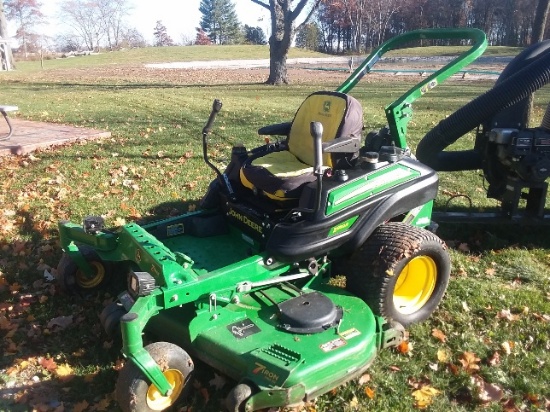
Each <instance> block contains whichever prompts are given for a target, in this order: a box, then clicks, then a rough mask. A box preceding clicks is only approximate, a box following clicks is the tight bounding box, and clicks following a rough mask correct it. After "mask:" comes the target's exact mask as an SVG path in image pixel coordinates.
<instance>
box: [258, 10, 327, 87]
mask: <svg viewBox="0 0 550 412" xmlns="http://www.w3.org/2000/svg"><path fill="white" fill-rule="evenodd" d="M250 1H252V2H253V3H256V4H258V5H260V6H262V7H264V8H266V9H267V10H269V12H270V14H271V36H270V37H269V78H268V79H267V81H266V83H267V84H286V83H288V74H287V68H286V58H287V55H288V50H289V49H290V45H291V43H292V39H293V38H294V33H295V32H296V30H297V29H299V28H301V27H302V25H304V24H305V23H307V22H308V20H309V19H310V18H311V15H312V14H313V12H314V11H315V9H316V8H317V6H318V5H319V2H320V0H299V1H298V2H297V4H296V7H294V9H292V7H291V6H292V0H269V3H268V2H266V1H264V0H250ZM308 3H309V4H311V9H310V11H309V13H308V15H307V17H306V19H305V20H304V21H303V22H302V23H301V24H300V25H299V26H297V27H295V26H294V23H295V22H296V20H297V19H298V16H299V15H300V14H301V13H302V11H303V10H304V8H305V6H306V5H307V4H308Z"/></svg>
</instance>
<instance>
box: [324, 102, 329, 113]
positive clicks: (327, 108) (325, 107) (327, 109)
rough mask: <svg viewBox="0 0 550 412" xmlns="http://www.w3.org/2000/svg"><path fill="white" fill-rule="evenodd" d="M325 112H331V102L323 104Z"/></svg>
mask: <svg viewBox="0 0 550 412" xmlns="http://www.w3.org/2000/svg"><path fill="white" fill-rule="evenodd" d="M323 110H324V111H325V112H330V100H325V102H324V103H323Z"/></svg>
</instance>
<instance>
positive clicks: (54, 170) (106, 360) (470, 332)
mask: <svg viewBox="0 0 550 412" xmlns="http://www.w3.org/2000/svg"><path fill="white" fill-rule="evenodd" d="M221 50H222V49H216V50H214V48H208V49H207V51H203V50H202V49H201V48H198V47H189V48H169V49H166V50H164V49H162V50H161V49H155V48H152V49H147V51H146V52H143V51H127V52H119V53H112V54H105V55H99V56H84V57H80V58H72V59H65V60H59V61H57V60H56V61H47V62H45V64H46V70H43V71H42V70H39V69H37V68H36V65H37V64H38V63H36V62H26V63H21V65H20V66H19V67H20V69H19V70H18V71H17V72H13V73H0V88H1V89H0V90H1V94H2V101H3V102H6V103H9V104H15V105H18V106H19V108H20V112H19V114H18V115H19V116H21V117H24V118H28V119H33V120H41V121H49V122H59V123H67V124H73V125H77V126H82V127H86V126H93V127H95V128H100V129H107V130H110V131H111V133H112V137H111V138H110V139H105V140H101V141H93V142H82V143H78V144H73V145H68V146H65V147H58V148H52V149H49V150H44V151H40V152H36V153H33V154H32V155H28V156H23V157H7V158H2V159H0V177H1V182H2V183H1V185H2V188H3V190H2V192H1V193H0V204H1V210H0V275H1V276H0V336H2V337H3V341H2V344H1V345H2V351H3V356H2V359H1V360H0V394H1V396H0V410H3V411H4V410H5V411H8V410H9V411H27V410H37V411H111V410H116V406H115V403H114V401H113V397H112V391H113V390H114V384H115V381H116V376H117V371H118V370H119V369H120V365H121V359H120V355H119V347H118V346H117V343H116V342H113V341H112V340H109V339H108V338H107V337H106V336H105V335H104V334H103V332H102V331H101V327H100V326H99V322H98V318H97V313H98V312H99V310H100V309H101V307H102V306H103V305H105V304H107V303H108V302H109V301H110V300H111V299H112V297H109V296H105V295H102V294H99V295H97V296H94V297H93V298H92V299H88V300H83V299H81V298H77V297H74V296H66V295H63V294H61V293H60V292H59V290H58V288H57V287H56V286H55V284H54V283H52V282H51V281H50V280H48V279H46V278H44V273H46V274H47V273H48V272H51V271H52V270H53V269H52V268H54V267H55V266H56V265H57V262H58V260H59V257H60V255H61V251H60V248H59V245H58V241H57V235H56V224H57V222H58V221H59V220H71V221H74V222H79V221H81V219H82V218H83V217H84V216H86V215H90V214H100V215H103V216H105V218H106V219H107V223H108V224H109V225H118V224H121V223H123V222H124V221H131V220H136V219H142V218H147V217H148V216H150V215H152V214H155V215H156V214H159V213H161V214H162V213H165V214H167V213H171V212H172V209H173V208H176V209H179V210H180V211H187V210H189V209H192V208H194V207H195V206H196V203H197V200H198V199H199V198H200V196H201V195H202V194H203V193H204V191H205V190H206V187H207V185H208V183H209V182H210V181H211V180H212V179H213V177H214V176H213V174H212V172H211V171H210V169H208V168H207V167H206V165H204V163H203V161H202V158H201V145H200V131H201V129H202V127H203V126H204V123H205V121H206V119H207V117H208V114H209V110H210V107H211V103H212V100H213V99H214V98H219V99H221V100H222V101H223V103H224V107H223V110H222V112H221V113H220V115H219V117H218V119H217V122H216V125H215V128H214V135H213V137H212V139H211V141H212V144H213V147H212V157H213V159H214V161H215V162H217V163H219V164H224V163H226V162H227V160H228V156H229V153H230V149H231V146H232V145H233V144H235V143H237V142H243V143H244V144H245V145H246V146H247V147H249V148H251V147H253V146H254V145H257V144H260V143H261V139H260V138H259V137H258V136H257V134H256V130H257V129H258V127H261V126H264V125H267V124H271V123H278V122H281V121H286V120H290V119H291V118H292V116H293V114H294V112H295V110H296V109H297V107H298V106H299V104H300V103H301V102H302V101H303V99H304V98H305V97H306V96H307V95H308V94H309V93H311V92H313V91H317V90H322V89H328V90H332V89H334V88H336V87H337V86H338V85H339V84H340V82H341V81H343V80H344V79H345V76H346V75H345V74H332V73H326V74H325V73H314V74H311V73H310V72H305V71H303V70H291V72H290V75H291V79H292V80H294V81H293V84H292V85H290V86H285V87H270V86H266V85H264V84H262V83H261V81H262V79H264V80H265V78H266V76H267V75H266V71H265V70H264V71H262V70H251V71H242V72H241V73H224V72H221V71H204V72H201V73H200V74H199V73H197V72H193V73H180V72H170V73H169V74H167V73H165V72H158V74H157V72H155V73H151V72H149V71H147V72H146V71H144V70H143V69H142V68H140V65H139V64H141V63H143V62H153V61H176V60H182V59H189V60H193V59H199V58H200V57H201V56H203V57H204V58H205V59H206V58H213V57H214V56H215V57H216V58H229V57H230V56H231V58H239V57H241V56H242V57H246V58H255V57H261V58H265V57H266V55H267V48H262V49H261V50H260V49H257V50H258V51H256V49H253V50H252V49H250V50H246V49H243V50H241V49H239V48H235V49H230V50H229V51H228V54H223V53H225V52H226V51H227V50H226V49H223V53H222V51H221ZM207 52H208V53H207ZM160 53H162V54H160ZM193 53H196V54H193ZM445 53H448V51H446V52H445ZM207 54H208V56H210V57H206V56H207ZM415 54H417V53H415ZM296 57H297V56H296ZM114 65H124V66H125V67H127V69H125V71H120V72H119V71H116V70H114V71H113V70H111V66H114ZM107 71H108V75H107ZM199 75H200V78H199ZM414 81H415V79H412V78H410V77H409V78H399V80H398V81H396V80H395V78H393V77H368V78H366V79H364V81H363V82H362V83H360V84H359V85H358V86H357V87H356V88H355V89H354V90H353V91H352V94H353V95H354V96H356V97H357V98H358V99H359V100H360V101H361V102H362V104H363V108H364V120H365V125H366V128H367V130H370V129H377V128H379V127H382V126H383V125H384V124H385V118H384V106H385V105H386V104H388V103H390V102H391V101H393V100H394V99H396V98H397V97H398V96H399V95H400V94H402V93H403V92H404V91H406V90H407V89H408V88H409V87H410V86H411V85H412V84H413V82H414ZM492 84H493V82H491V81H462V80H451V81H449V82H447V83H445V84H443V85H441V86H438V87H437V88H436V89H434V90H433V91H432V92H430V93H428V94H427V95H425V96H423V97H422V98H421V99H420V100H418V102H417V103H416V104H415V105H414V109H415V114H414V117H413V120H412V122H411V123H410V125H409V132H410V133H409V143H410V145H411V147H412V149H413V151H414V149H415V148H416V145H417V144H418V142H419V140H420V139H421V137H422V136H424V134H425V133H426V132H427V131H428V130H429V129H430V128H431V127H433V126H434V125H435V124H437V122H439V121H440V120H441V119H442V118H444V117H445V116H447V115H449V114H450V113H452V112H453V111H454V110H456V109H457V108H459V107H460V106H461V105H463V104H465V103H467V102H468V101H470V100H471V99H472V98H474V97H476V96H478V95H479V94H481V93H483V92H484V91H485V90H487V89H488V88H489V87H491V86H492ZM549 100H550V90H548V87H546V88H544V89H542V90H541V91H540V92H538V93H537V95H536V107H535V115H536V117H537V118H538V119H540V117H541V116H542V113H543V111H544V109H545V107H546V104H547V102H548V101H549ZM472 146H473V137H472V136H468V137H464V138H462V139H460V140H459V141H458V142H457V143H456V144H455V145H454V146H453V147H454V148H471V147H472ZM483 183H484V182H483V179H482V178H481V177H480V172H479V171H477V172H476V171H474V172H460V173H453V174H450V173H442V174H441V175H440V191H439V196H438V198H437V200H436V208H437V209H439V210H441V209H442V208H444V205H445V202H446V201H447V199H448V198H449V196H451V195H454V194H463V195H467V196H469V197H470V198H471V200H472V204H473V205H474V208H476V209H478V210H483V209H487V208H490V207H493V206H497V204H496V202H495V201H493V200H490V199H486V197H485V189H484V186H483ZM547 233H548V230H547V229H546V228H544V227H540V226H539V227H517V226H497V225H486V226H480V225H441V226H440V228H439V231H438V234H439V235H440V236H441V237H442V238H443V239H444V240H445V241H446V242H447V243H448V244H449V246H450V249H451V256H452V263H453V269H452V279H451V282H450V285H449V288H448V291H447V294H446V297H445V298H444V301H443V302H442V304H441V306H440V308H439V309H438V310H437V311H436V312H435V313H434V315H433V316H432V317H431V319H429V320H428V321H427V322H424V323H422V324H420V325H415V326H413V327H411V328H410V342H409V345H408V347H401V348H400V350H386V351H383V352H381V353H380V356H379V357H378V358H377V359H376V361H375V362H374V364H373V366H372V368H371V369H370V371H369V373H368V374H367V375H365V376H363V378H362V379H361V380H360V381H353V382H350V383H348V384H345V385H343V386H342V387H340V388H338V389H335V390H334V391H332V392H330V393H328V394H326V395H324V396H322V397H320V398H318V399H317V400H316V402H315V403H312V404H308V405H305V406H304V407H303V408H302V409H303V410H306V411H325V412H329V411H350V412H351V411H356V410H358V411H367V410H376V411H407V410H414V409H416V408H420V407H421V406H422V405H423V402H424V404H426V406H427V407H428V408H429V410H432V411H442V412H443V411H472V410H487V411H507V412H511V411H520V410H521V411H523V410H528V411H544V410H548V409H549V407H550V387H549V385H548V382H549V381H550V357H549V355H548V353H549V351H550V276H549V273H550V271H549V269H550V240H549V237H548V235H547ZM98 308H99V309H98ZM199 366H200V365H199ZM199 369H200V373H199V374H198V377H197V382H196V384H195V390H194V391H193V395H192V397H191V398H190V399H189V402H188V404H183V405H181V407H180V409H179V410H181V411H188V412H189V411H218V410H221V409H222V406H221V405H222V402H221V400H222V399H223V398H224V396H225V395H226V394H227V392H228V391H229V389H230V388H231V387H232V383H230V382H228V383H227V384H226V385H224V386H222V385H221V384H219V381H220V378H216V380H214V381H213V382H214V384H212V383H211V382H210V381H211V380H212V379H214V378H215V376H214V374H213V372H212V371H211V370H209V369H208V368H206V367H205V366H202V367H199ZM217 384H218V385H217ZM216 385H217V386H221V387H217V386H216ZM428 404H429V405H428ZM302 409H299V408H298V409H296V410H302Z"/></svg>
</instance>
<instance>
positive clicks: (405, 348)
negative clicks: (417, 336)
mask: <svg viewBox="0 0 550 412" xmlns="http://www.w3.org/2000/svg"><path fill="white" fill-rule="evenodd" d="M396 349H397V351H398V352H400V353H403V354H406V353H409V352H410V351H411V345H410V344H409V341H408V340H404V341H403V342H401V343H400V344H399V345H397V346H396Z"/></svg>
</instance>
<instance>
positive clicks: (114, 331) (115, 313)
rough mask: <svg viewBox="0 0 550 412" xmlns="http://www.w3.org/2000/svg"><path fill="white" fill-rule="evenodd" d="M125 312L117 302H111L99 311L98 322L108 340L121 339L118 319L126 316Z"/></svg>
mask: <svg viewBox="0 0 550 412" xmlns="http://www.w3.org/2000/svg"><path fill="white" fill-rule="evenodd" d="M126 313H128V312H126V310H125V309H124V306H122V305H121V304H120V303H118V302H111V303H109V304H108V305H107V306H105V308H104V309H103V310H102V311H101V314H100V315H99V321H100V322H101V326H103V330H105V333H106V334H107V336H108V337H109V338H122V335H121V331H120V319H121V318H122V317H123V316H124V315H126Z"/></svg>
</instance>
